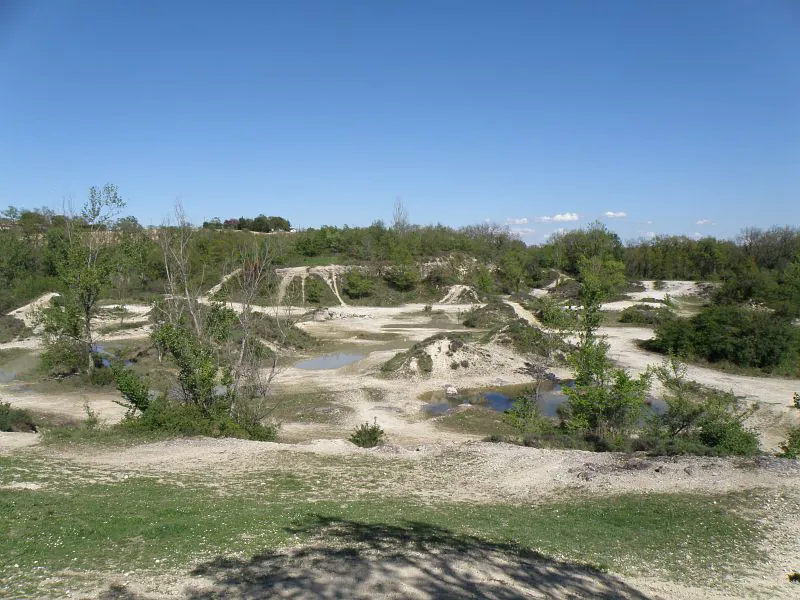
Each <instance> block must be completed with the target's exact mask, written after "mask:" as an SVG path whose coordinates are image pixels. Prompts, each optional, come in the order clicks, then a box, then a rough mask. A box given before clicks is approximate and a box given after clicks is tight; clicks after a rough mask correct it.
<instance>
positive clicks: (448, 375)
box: [381, 334, 522, 379]
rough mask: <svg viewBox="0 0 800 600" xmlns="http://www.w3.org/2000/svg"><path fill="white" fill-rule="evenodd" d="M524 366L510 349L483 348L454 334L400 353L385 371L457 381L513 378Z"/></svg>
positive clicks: (394, 373)
mask: <svg viewBox="0 0 800 600" xmlns="http://www.w3.org/2000/svg"><path fill="white" fill-rule="evenodd" d="M521 364H522V360H521V359H520V357H519V356H517V354H516V353H515V352H514V351H513V350H512V349H510V348H505V347H502V346H499V345H495V344H488V345H486V346H481V345H478V344H475V343H472V342H465V341H464V340H463V339H462V338H460V337H459V336H457V335H452V334H438V335H435V336H433V337H430V338H427V339H425V340H423V341H421V342H418V343H417V344H414V345H413V346H412V347H411V348H410V349H408V350H406V351H405V352H400V353H398V354H396V355H395V356H394V358H392V359H390V360H389V361H387V362H386V363H384V364H383V366H382V367H381V371H383V373H385V374H387V375H390V376H396V377H412V378H414V377H424V378H431V379H453V378H454V377H464V376H468V375H470V374H472V375H474V374H475V373H482V374H485V373H492V374H497V375H500V374H509V373H514V371H515V370H516V368H517V367H518V366H519V365H521Z"/></svg>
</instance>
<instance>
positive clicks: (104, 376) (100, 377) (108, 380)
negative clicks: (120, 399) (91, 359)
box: [89, 367, 114, 387]
mask: <svg viewBox="0 0 800 600" xmlns="http://www.w3.org/2000/svg"><path fill="white" fill-rule="evenodd" d="M89 381H90V382H91V383H92V385H96V386H100V387H104V386H107V385H111V384H112V383H114V371H113V370H112V369H110V368H108V367H99V368H96V369H94V370H93V371H92V374H91V375H90V376H89Z"/></svg>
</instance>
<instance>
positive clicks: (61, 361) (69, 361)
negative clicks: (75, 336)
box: [39, 340, 88, 375]
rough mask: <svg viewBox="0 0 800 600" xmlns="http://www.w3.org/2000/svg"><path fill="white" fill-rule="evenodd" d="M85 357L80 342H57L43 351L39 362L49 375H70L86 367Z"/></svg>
mask: <svg viewBox="0 0 800 600" xmlns="http://www.w3.org/2000/svg"><path fill="white" fill-rule="evenodd" d="M87 357H88V356H87V354H86V348H85V347H84V345H83V344H81V343H80V342H69V341H66V340H58V341H55V342H53V343H52V344H49V345H48V346H47V347H46V348H45V349H44V351H43V352H42V354H41V356H40V359H39V360H40V363H41V365H42V368H43V369H44V370H45V372H47V373H48V374H50V375H71V374H73V373H77V372H79V371H80V370H81V369H83V368H85V367H86V360H87Z"/></svg>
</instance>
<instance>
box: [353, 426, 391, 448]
mask: <svg viewBox="0 0 800 600" xmlns="http://www.w3.org/2000/svg"><path fill="white" fill-rule="evenodd" d="M383 438H384V431H383V429H381V426H380V425H378V420H377V419H375V421H374V422H373V423H372V424H370V423H369V421H367V422H366V423H362V424H361V425H359V426H358V427H356V429H355V431H353V433H352V434H351V435H350V437H349V438H348V439H349V440H350V441H351V442H353V443H354V444H355V445H356V446H359V447H360V448H374V447H375V446H378V445H379V444H381V443H383Z"/></svg>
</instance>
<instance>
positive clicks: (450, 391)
mask: <svg viewBox="0 0 800 600" xmlns="http://www.w3.org/2000/svg"><path fill="white" fill-rule="evenodd" d="M444 393H445V395H447V396H458V388H456V386H454V385H446V386H444Z"/></svg>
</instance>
